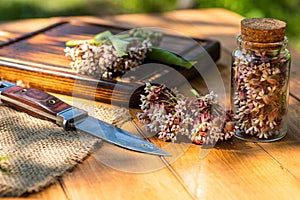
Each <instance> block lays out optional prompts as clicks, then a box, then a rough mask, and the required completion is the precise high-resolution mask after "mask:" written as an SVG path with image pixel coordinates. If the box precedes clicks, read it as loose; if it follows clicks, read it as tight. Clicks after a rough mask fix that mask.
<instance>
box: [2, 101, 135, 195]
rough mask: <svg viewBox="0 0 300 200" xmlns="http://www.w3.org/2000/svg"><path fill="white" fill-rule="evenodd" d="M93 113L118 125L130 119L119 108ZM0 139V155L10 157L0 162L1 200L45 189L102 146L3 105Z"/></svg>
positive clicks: (90, 138)
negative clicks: (0, 166) (2, 169)
mask: <svg viewBox="0 0 300 200" xmlns="http://www.w3.org/2000/svg"><path fill="white" fill-rule="evenodd" d="M83 107H84V106H83ZM94 111H95V112H94V114H95V117H98V118H99V119H101V120H104V121H107V122H108V123H112V124H115V125H119V126H121V124H122V123H124V122H126V121H128V120H129V119H130V116H129V114H128V112H127V111H126V110H125V109H120V108H119V107H116V108H114V107H106V106H97V107H94ZM0 140H1V143H0V156H2V155H8V156H9V158H8V159H7V160H5V161H4V163H2V164H5V165H6V166H7V167H8V170H9V172H8V173H6V172H2V171H1V172H0V197H18V196H21V195H22V194H24V193H31V192H38V191H40V190H42V189H44V188H45V187H47V186H49V185H50V184H52V183H54V182H55V181H56V180H57V179H56V178H57V177H60V176H62V175H63V174H64V173H66V172H67V171H70V170H71V169H73V168H74V167H75V166H76V165H77V164H78V163H80V162H82V161H83V160H84V159H85V158H86V157H87V156H88V155H89V154H91V153H92V151H93V150H94V149H95V148H97V147H98V146H99V144H101V140H100V139H97V138H95V137H93V136H90V135H87V134H84V133H77V132H76V131H69V132H67V131H64V130H63V129H62V128H60V127H57V126H56V125H55V124H53V123H51V122H48V121H45V120H40V119H36V118H34V117H32V116H29V115H27V114H26V113H23V112H18V111H16V110H13V109H11V108H8V107H5V106H3V105H0ZM1 162H3V161H1ZM1 162H0V164H1Z"/></svg>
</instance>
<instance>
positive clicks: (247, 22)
mask: <svg viewBox="0 0 300 200" xmlns="http://www.w3.org/2000/svg"><path fill="white" fill-rule="evenodd" d="M285 30H286V23H285V22H283V21H280V20H277V19H272V18H246V19H243V20H242V21H241V34H242V39H243V40H244V41H249V42H259V43H273V42H280V41H283V40H284V36H285Z"/></svg>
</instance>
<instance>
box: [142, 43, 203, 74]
mask: <svg viewBox="0 0 300 200" xmlns="http://www.w3.org/2000/svg"><path fill="white" fill-rule="evenodd" d="M146 57H147V59H148V60H153V61H159V62H161V63H164V64H168V65H176V66H179V67H184V68H187V69H191V68H192V67H193V66H194V65H195V64H196V63H197V62H196V61H192V62H189V61H185V60H183V59H182V58H180V57H179V56H177V55H176V54H174V53H172V52H170V51H167V50H165V49H161V48H157V47H152V48H151V51H149V52H147V54H146Z"/></svg>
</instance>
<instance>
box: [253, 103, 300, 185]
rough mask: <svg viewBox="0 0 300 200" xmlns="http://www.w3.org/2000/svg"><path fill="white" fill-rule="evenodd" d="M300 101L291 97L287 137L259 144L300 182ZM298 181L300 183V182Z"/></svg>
mask: <svg viewBox="0 0 300 200" xmlns="http://www.w3.org/2000/svg"><path fill="white" fill-rule="evenodd" d="M299 110H300V102H299V101H297V100H295V99H294V98H291V99H290V107H289V116H288V117H289V119H288V120H289V121H288V132H287V135H286V137H285V138H283V139H282V140H280V141H278V142H274V143H260V144H258V145H259V146H260V147H261V148H262V149H264V150H265V151H266V152H268V153H269V154H270V156H271V157H272V158H273V159H274V161H275V162H277V164H278V165H279V166H280V167H281V168H282V169H283V170H285V171H286V172H287V173H290V174H291V175H292V176H294V178H295V179H297V180H298V182H299V183H300V170H299V167H300V160H299V152H300V129H299V121H300V113H299ZM299 183H298V184H299Z"/></svg>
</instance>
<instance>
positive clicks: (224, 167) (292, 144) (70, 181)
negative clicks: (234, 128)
mask: <svg viewBox="0 0 300 200" xmlns="http://www.w3.org/2000/svg"><path fill="white" fill-rule="evenodd" d="M74 18H79V19H81V20H87V21H90V22H97V23H105V24H112V25H122V26H125V27H137V26H142V27H145V26H154V27H165V28H169V29H173V30H177V31H179V32H181V33H183V34H185V35H187V36H190V37H198V38H208V39H213V40H218V41H220V43H221V46H222V52H221V53H222V54H221V59H220V60H219V61H218V63H217V64H218V69H219V70H220V72H221V74H222V77H223V81H224V84H225V85H226V90H227V92H228V91H229V76H230V62H231V57H230V55H231V52H232V50H233V49H234V48H235V47H236V42H235V36H236V34H238V33H239V32H240V20H241V19H242V17H241V16H239V15H237V14H235V13H232V12H230V11H227V10H224V9H203V10H182V11H173V12H168V13H163V14H132V15H119V16H107V17H103V18H101V19H100V18H96V17H87V16H85V17H74ZM74 18H73V19H74ZM58 20H61V18H50V19H30V20H22V21H17V22H11V23H5V24H2V25H1V26H0V41H2V42H5V41H7V40H9V39H10V38H15V37H18V36H19V35H20V34H24V33H26V32H31V31H34V30H37V29H39V28H41V27H43V26H45V25H47V24H50V23H53V22H55V21H58ZM290 49H291V48H290ZM291 51H292V71H291V84H290V94H291V95H290V109H289V123H288V134H287V136H286V137H285V138H284V139H282V140H281V141H278V142H274V143H251V142H244V141H240V140H238V139H236V138H234V139H232V140H230V141H227V142H219V143H218V144H217V145H216V146H215V147H214V148H213V149H212V150H211V152H210V153H209V154H208V155H207V156H206V157H205V158H204V159H200V158H199V153H200V151H201V148H200V146H197V145H190V146H189V148H188V149H187V151H186V152H185V153H184V154H183V155H182V156H181V157H179V159H178V160H176V161H175V162H172V163H171V164H169V163H168V162H165V160H163V159H159V160H158V162H161V164H162V165H163V166H165V167H163V168H162V169H160V170H154V171H151V172H146V173H136V174H135V173H127V172H122V171H119V170H115V169H112V168H110V167H108V166H106V165H105V164H103V163H102V162H100V161H99V159H97V158H98V157H99V156H101V155H102V154H101V152H103V149H104V150H105V149H107V148H110V146H109V145H108V144H104V145H103V147H102V148H100V149H99V150H98V151H97V152H95V153H94V154H93V155H91V156H89V157H88V158H87V159H86V160H84V161H83V162H82V163H80V164H78V166H77V167H76V168H75V169H74V170H73V171H72V172H70V173H68V174H65V175H64V176H63V177H61V178H60V179H59V180H58V181H56V182H55V183H54V184H53V185H51V186H50V187H48V188H46V189H45V190H43V191H41V192H38V193H34V194H30V195H28V196H26V197H25V198H26V199H31V198H33V199H55V200H56V199H272V198H273V199H299V197H300V159H299V156H300V129H299V128H298V125H297V124H298V123H300V111H299V110H300V79H299V78H298V77H299V70H300V64H299V63H300V53H299V52H297V51H294V50H291ZM0 76H1V75H0ZM62 98H65V99H66V100H67V99H68V98H67V97H63V96H62Z"/></svg>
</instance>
